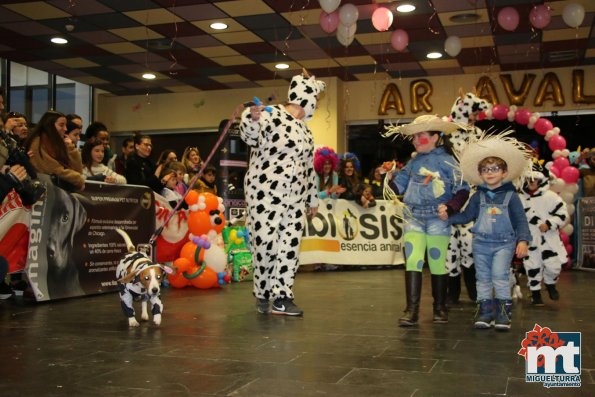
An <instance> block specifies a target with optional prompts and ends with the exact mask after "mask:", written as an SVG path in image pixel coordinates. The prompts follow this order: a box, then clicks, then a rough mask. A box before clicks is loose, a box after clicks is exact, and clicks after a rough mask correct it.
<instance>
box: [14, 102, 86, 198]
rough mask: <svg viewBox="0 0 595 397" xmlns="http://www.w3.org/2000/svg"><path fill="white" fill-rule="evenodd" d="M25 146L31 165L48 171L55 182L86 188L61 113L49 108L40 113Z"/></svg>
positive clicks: (72, 188) (67, 187) (73, 188)
mask: <svg viewBox="0 0 595 397" xmlns="http://www.w3.org/2000/svg"><path fill="white" fill-rule="evenodd" d="M25 150H26V151H27V152H29V151H30V152H32V157H31V164H32V165H33V167H34V168H35V169H36V170H37V171H38V172H41V173H44V174H49V175H51V176H52V180H53V182H54V184H55V185H56V186H58V187H60V188H62V189H64V190H67V191H70V192H72V191H77V190H79V191H80V190H83V189H84V188H85V178H84V177H83V164H82V161H81V154H80V152H79V151H78V150H77V149H76V148H75V147H74V145H73V144H72V141H71V140H70V138H68V137H67V136H66V116H64V114H62V113H60V112H56V111H53V110H50V111H48V112H46V113H45V114H44V115H43V116H41V119H40V120H39V122H38V123H37V125H36V126H35V128H34V129H33V132H32V134H31V135H30V136H29V138H28V139H27V141H26V142H25Z"/></svg>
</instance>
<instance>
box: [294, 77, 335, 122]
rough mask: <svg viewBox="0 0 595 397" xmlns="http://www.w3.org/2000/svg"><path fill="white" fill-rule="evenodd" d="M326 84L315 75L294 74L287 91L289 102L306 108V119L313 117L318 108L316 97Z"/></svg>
mask: <svg viewBox="0 0 595 397" xmlns="http://www.w3.org/2000/svg"><path fill="white" fill-rule="evenodd" d="M325 88H326V84H325V83H324V82H323V81H320V80H316V79H315V78H314V76H311V77H306V76H304V75H301V74H298V75H297V76H293V78H292V79H291V84H290V85H289V92H288V93H287V102H288V103H293V104H295V105H299V106H301V107H302V108H303V109H304V112H306V115H305V117H304V121H308V120H310V119H312V116H313V115H314V110H316V102H317V99H316V97H317V96H318V94H320V93H321V92H323V91H324V89H325Z"/></svg>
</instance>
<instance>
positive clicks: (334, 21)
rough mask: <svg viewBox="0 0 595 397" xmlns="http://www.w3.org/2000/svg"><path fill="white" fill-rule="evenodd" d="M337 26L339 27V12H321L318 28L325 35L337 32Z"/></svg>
mask: <svg viewBox="0 0 595 397" xmlns="http://www.w3.org/2000/svg"><path fill="white" fill-rule="evenodd" d="M337 26H339V12H338V11H334V12H331V13H330V14H327V13H326V12H324V11H322V12H321V13H320V27H321V28H322V30H324V31H325V32H326V33H333V32H334V31H335V30H337Z"/></svg>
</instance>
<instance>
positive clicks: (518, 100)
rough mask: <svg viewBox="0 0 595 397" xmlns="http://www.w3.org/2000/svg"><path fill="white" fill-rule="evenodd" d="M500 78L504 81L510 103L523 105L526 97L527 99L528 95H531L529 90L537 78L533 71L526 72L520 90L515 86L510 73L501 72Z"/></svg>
mask: <svg viewBox="0 0 595 397" xmlns="http://www.w3.org/2000/svg"><path fill="white" fill-rule="evenodd" d="M500 80H501V81H502V85H503V86H504V92H505V93H506V96H507V97H508V101H509V102H510V104H511V105H517V106H522V105H524V103H525V99H527V96H528V95H529V90H530V89H531V85H532V84H533V80H535V75H534V74H532V73H527V74H525V75H524V76H523V82H522V83H521V87H520V88H519V89H518V90H516V89H515V88H514V84H513V83H512V77H511V75H510V74H501V75H500Z"/></svg>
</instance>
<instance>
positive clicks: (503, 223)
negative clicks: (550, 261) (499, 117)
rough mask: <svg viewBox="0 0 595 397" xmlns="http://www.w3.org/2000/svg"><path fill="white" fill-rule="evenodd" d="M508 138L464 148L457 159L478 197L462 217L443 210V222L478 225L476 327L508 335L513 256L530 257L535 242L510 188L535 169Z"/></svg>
mask: <svg viewBox="0 0 595 397" xmlns="http://www.w3.org/2000/svg"><path fill="white" fill-rule="evenodd" d="M506 135H507V133H503V134H500V135H490V136H488V135H483V136H482V137H481V138H480V139H478V140H474V141H471V142H469V143H467V144H466V146H465V148H464V149H463V152H462V153H461V154H460V156H459V160H460V163H461V170H462V172H463V179H464V180H465V181H467V182H468V183H470V184H473V185H476V186H477V192H476V193H475V194H474V195H473V196H471V199H470V200H469V203H468V205H467V207H466V208H465V209H464V210H463V212H461V213H459V214H456V215H451V214H450V213H449V212H448V211H447V208H445V207H444V206H442V207H441V208H440V217H441V219H448V222H449V223H450V224H463V223H467V222H469V221H471V220H475V224H474V225H473V227H472V228H471V232H472V233H473V243H472V245H473V257H474V260H475V275H476V278H477V283H476V286H477V301H478V311H477V315H476V317H475V324H474V325H475V328H478V329H485V328H490V327H491V326H492V321H494V319H495V328H496V329H497V330H503V331H507V330H509V329H510V325H511V316H512V299H511V294H510V283H509V274H510V264H511V262H512V258H513V256H514V255H515V254H516V256H517V257H519V258H523V257H525V256H526V255H527V249H528V248H527V246H528V242H530V241H531V233H530V232H529V225H528V224H527V218H526V217H525V211H524V210H523V205H522V203H521V201H520V199H519V196H518V195H517V193H516V189H515V187H514V185H513V184H512V181H514V180H516V179H517V178H519V177H522V176H523V175H524V174H525V172H527V170H530V169H531V153H530V152H529V151H528V150H527V149H526V148H525V146H523V144H521V143H520V142H518V141H517V140H515V139H513V138H510V137H507V136H506ZM493 290H495V299H493V296H494V293H493Z"/></svg>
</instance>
